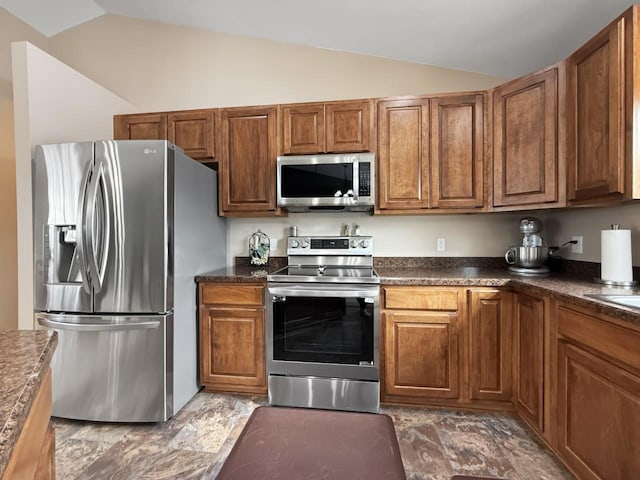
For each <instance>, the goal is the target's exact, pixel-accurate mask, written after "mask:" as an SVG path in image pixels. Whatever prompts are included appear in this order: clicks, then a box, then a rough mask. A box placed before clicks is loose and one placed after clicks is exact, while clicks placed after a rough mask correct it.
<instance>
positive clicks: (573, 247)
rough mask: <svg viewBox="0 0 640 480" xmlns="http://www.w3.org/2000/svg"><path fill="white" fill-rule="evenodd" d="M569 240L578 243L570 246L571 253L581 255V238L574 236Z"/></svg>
mask: <svg viewBox="0 0 640 480" xmlns="http://www.w3.org/2000/svg"><path fill="white" fill-rule="evenodd" d="M571 240H575V241H577V242H578V243H574V244H572V245H571V253H582V237H581V236H575V235H574V236H573V237H571Z"/></svg>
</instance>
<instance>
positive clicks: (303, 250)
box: [266, 236, 380, 412]
mask: <svg viewBox="0 0 640 480" xmlns="http://www.w3.org/2000/svg"><path fill="white" fill-rule="evenodd" d="M287 256H288V265H287V266H286V267H284V268H283V269H281V270H278V271H276V272H274V273H273V274H271V275H269V276H268V277H267V294H268V298H267V326H266V355H267V359H266V364H267V374H268V382H269V403H270V404H271V405H286V406H295V407H311V408H325V409H334V410H353V411H366V412H378V410H379V407H380V368H379V362H380V350H379V342H380V319H379V316H380V303H379V298H380V279H379V277H378V275H377V274H376V272H375V271H374V269H373V239H372V238H371V237H367V236H360V237H289V238H288V239H287Z"/></svg>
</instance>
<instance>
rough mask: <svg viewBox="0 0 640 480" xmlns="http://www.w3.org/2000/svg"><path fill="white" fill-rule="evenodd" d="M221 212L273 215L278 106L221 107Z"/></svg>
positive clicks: (276, 211) (277, 210)
mask: <svg viewBox="0 0 640 480" xmlns="http://www.w3.org/2000/svg"><path fill="white" fill-rule="evenodd" d="M219 114H220V121H219V125H220V126H219V131H220V153H221V156H220V162H219V169H220V192H219V193H220V202H219V204H220V214H221V215H224V216H247V217H248V216H255V217H257V216H274V215H280V214H281V211H280V209H277V208H276V189H275V187H276V156H277V147H276V146H277V134H276V127H277V107H276V106H267V107H246V108H244V107H243V108H225V109H221V110H220V112H219Z"/></svg>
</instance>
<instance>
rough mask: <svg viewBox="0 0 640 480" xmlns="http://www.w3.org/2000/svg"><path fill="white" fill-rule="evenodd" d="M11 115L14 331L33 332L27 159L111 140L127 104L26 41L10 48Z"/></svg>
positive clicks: (29, 165)
mask: <svg viewBox="0 0 640 480" xmlns="http://www.w3.org/2000/svg"><path fill="white" fill-rule="evenodd" d="M12 58H13V97H14V116H15V151H16V192H17V218H18V223H17V238H18V285H19V288H18V328H21V329H29V328H33V276H32V272H33V256H32V228H31V158H32V156H33V153H34V150H35V146H36V145H39V144H46V143H60V142H75V141H86V140H93V139H99V138H111V137H112V128H113V121H112V115H113V114H114V113H116V112H128V111H131V110H132V108H133V107H132V106H131V105H130V104H129V103H128V102H126V101H124V100H123V99H121V98H120V97H118V96H117V95H114V94H113V93H112V92H110V91H108V90H106V89H105V88H103V87H102V86H100V85H98V84H97V83H95V82H94V81H92V80H89V79H88V78H86V77H85V76H83V75H81V74H80V73H78V72H76V71H75V70H73V69H72V68H69V67H68V66H66V65H65V64H63V63H62V62H60V61H58V60H57V59H56V58H54V57H52V56H51V55H49V54H48V53H46V52H44V51H42V50H40V49H39V48H38V47H35V46H34V45H31V44H30V43H28V42H16V43H14V44H13V45H12Z"/></svg>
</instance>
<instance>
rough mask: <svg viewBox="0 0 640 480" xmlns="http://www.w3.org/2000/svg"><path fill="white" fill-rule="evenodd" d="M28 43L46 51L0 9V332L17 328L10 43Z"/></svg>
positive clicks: (38, 38) (38, 37)
mask: <svg viewBox="0 0 640 480" xmlns="http://www.w3.org/2000/svg"><path fill="white" fill-rule="evenodd" d="M16 40H28V41H30V42H32V43H34V44H36V45H39V46H40V47H41V48H46V45H47V39H46V37H44V36H43V35H41V34H39V33H38V32H36V31H35V30H34V29H32V28H31V27H29V26H28V25H26V24H25V23H23V22H22V21H20V20H19V19H18V18H16V17H14V16H13V15H11V14H10V13H9V12H7V11H6V10H5V9H4V8H0V329H5V328H16V327H17V325H18V270H17V268H18V263H17V256H18V251H17V242H16V183H15V178H16V163H15V147H14V129H13V85H12V81H11V42H13V41H16Z"/></svg>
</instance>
